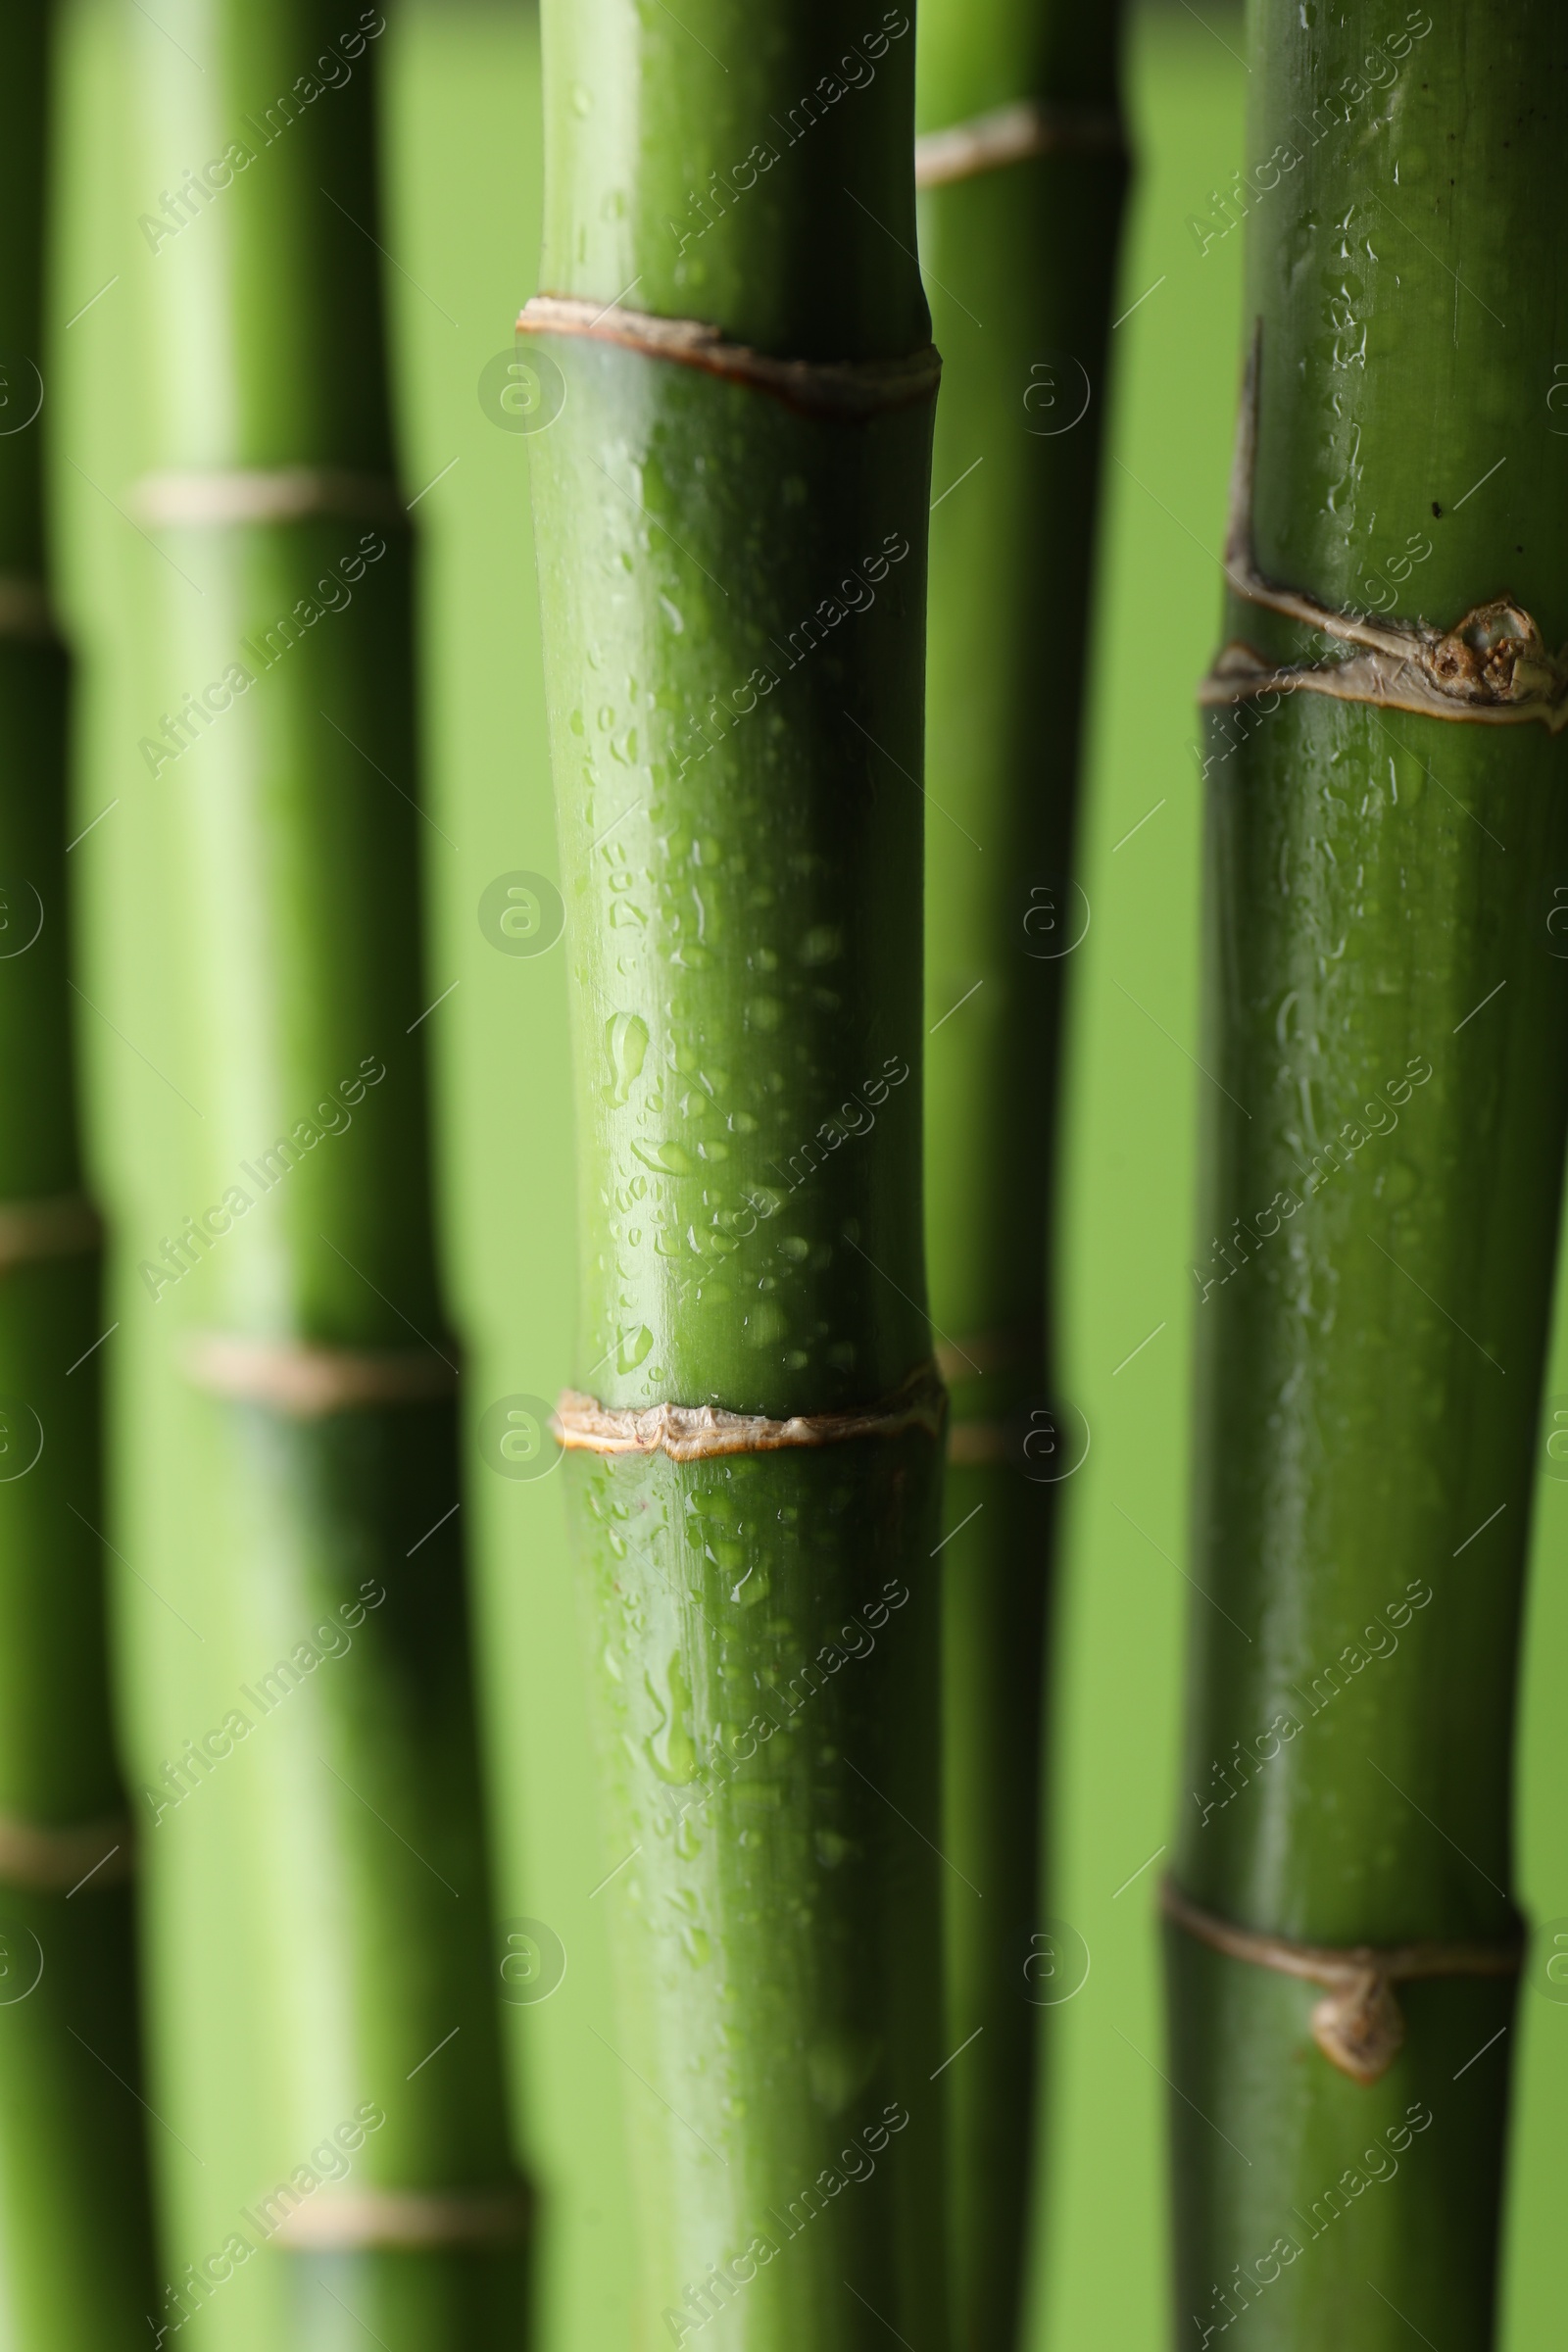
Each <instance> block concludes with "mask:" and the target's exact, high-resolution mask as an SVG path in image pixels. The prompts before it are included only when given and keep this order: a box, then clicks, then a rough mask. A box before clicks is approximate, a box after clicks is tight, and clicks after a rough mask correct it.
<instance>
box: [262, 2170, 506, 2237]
mask: <svg viewBox="0 0 1568 2352" xmlns="http://www.w3.org/2000/svg"><path fill="white" fill-rule="evenodd" d="M531 2221H532V2199H531V2197H530V2195H529V2192H528V2190H527V2189H526V2188H525V2187H523V2186H521V2185H520V2184H519V2185H517V2186H516V2187H512V2188H499V2189H398V2188H368V2189H353V2190H348V2191H346V2192H345V2193H344V2194H342V2195H340V2196H325V2197H313V2198H312V2200H311V2201H310V2203H309V2204H305V2203H300V2204H298V2205H296V2206H295V2207H294V2209H293V2211H292V2212H290V2213H287V2214H285V2215H284V2217H283V2219H282V2221H281V2222H280V2223H279V2224H278V2226H277V2228H276V2229H274V2230H272V2232H271V2241H272V2243H273V2244H274V2245H277V2246H283V2247H286V2248H290V2249H292V2250H294V2251H296V2252H306V2251H310V2252H326V2251H329V2250H337V2249H340V2248H341V2249H345V2250H346V2249H349V2248H356V2247H370V2246H395V2247H399V2248H402V2249H404V2250H409V2249H418V2248H421V2247H423V2248H430V2249H436V2248H439V2247H443V2246H470V2247H476V2248H484V2247H491V2246H508V2245H515V2244H516V2243H517V2242H518V2240H519V2239H521V2238H524V2237H526V2236H527V2234H528V2231H529V2227H530V2224H531Z"/></svg>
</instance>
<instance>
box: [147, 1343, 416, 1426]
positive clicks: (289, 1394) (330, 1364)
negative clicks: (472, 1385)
mask: <svg viewBox="0 0 1568 2352" xmlns="http://www.w3.org/2000/svg"><path fill="white" fill-rule="evenodd" d="M180 1369H181V1370H182V1371H183V1373H184V1375H185V1377H186V1379H187V1380H189V1381H191V1382H193V1383H194V1384H195V1386H196V1387H197V1388H201V1389H207V1390H209V1391H211V1393H212V1394H213V1395H214V1396H215V1397H231V1398H232V1399H233V1400H234V1401H235V1402H237V1403H241V1404H263V1405H270V1407H271V1408H272V1409H273V1411H275V1412H279V1413H286V1414H288V1415H289V1416H290V1417H291V1418H292V1419H294V1420H296V1421H319V1420H322V1419H324V1418H325V1416H326V1415H327V1414H329V1413H347V1412H355V1411H362V1410H364V1409H365V1408H366V1407H368V1406H375V1405H385V1404H424V1403H428V1402H429V1401H430V1400H431V1399H433V1398H435V1397H450V1396H451V1395H452V1393H453V1392H454V1390H455V1389H456V1387H457V1385H458V1368H457V1366H456V1365H455V1364H452V1363H449V1362H448V1360H447V1358H446V1357H445V1356H444V1355H437V1354H435V1353H434V1352H433V1351H431V1350H428V1349H425V1348H320V1347H314V1346H312V1345H310V1344H309V1343H308V1342H306V1341H300V1340H250V1339H243V1338H241V1337H239V1336H238V1335H237V1334H235V1333H232V1332H217V1331H213V1332H196V1333H193V1334H192V1335H191V1337H190V1338H189V1339H188V1340H187V1341H186V1343H185V1347H184V1348H183V1350H182V1355H181V1364H180Z"/></svg>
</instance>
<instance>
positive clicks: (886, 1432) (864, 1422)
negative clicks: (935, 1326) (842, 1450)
mask: <svg viewBox="0 0 1568 2352" xmlns="http://www.w3.org/2000/svg"><path fill="white" fill-rule="evenodd" d="M947 1402H948V1396H947V1391H946V1390H945V1389H944V1387H943V1386H942V1383H941V1381H940V1379H939V1378H938V1377H937V1371H936V1367H935V1365H934V1364H919V1365H917V1366H916V1368H915V1369H914V1371H912V1372H911V1373H910V1374H909V1376H908V1378H907V1380H906V1381H904V1382H903V1383H902V1384H901V1385H900V1386H899V1387H898V1388H897V1389H896V1390H895V1391H894V1392H893V1395H892V1396H891V1397H883V1398H881V1399H880V1401H879V1402H877V1403H875V1404H862V1405H851V1406H849V1407H847V1408H846V1409H845V1410H844V1411H842V1412H837V1413H794V1414H792V1415H791V1416H790V1417H789V1419H788V1420H784V1421H771V1420H769V1419H768V1418H767V1416H766V1415H765V1414H763V1413H731V1412H726V1411H725V1410H724V1408H723V1407H722V1406H721V1405H712V1404H650V1405H646V1406H644V1407H642V1408H641V1409H640V1410H639V1409H637V1408H635V1407H624V1408H621V1407H616V1406H613V1405H604V1404H601V1403H600V1402H599V1400H598V1398H597V1397H585V1396H584V1395H583V1394H582V1392H581V1391H580V1390H578V1389H564V1390H563V1391H562V1394H561V1399H560V1402H559V1403H558V1404H557V1406H556V1410H555V1413H554V1415H553V1417H552V1419H551V1424H550V1426H551V1430H552V1433H553V1434H554V1437H555V1440H556V1443H557V1445H558V1446H561V1448H562V1449H563V1451H564V1452H566V1453H643V1454H649V1453H667V1454H668V1456H669V1458H670V1460H671V1461H672V1462H699V1461H706V1460H709V1459H711V1457H712V1456H714V1455H716V1454H724V1453H775V1452H778V1451H780V1450H781V1449H783V1448H784V1447H787V1446H841V1445H843V1444H845V1443H846V1441H847V1440H849V1439H851V1438H896V1437H899V1436H901V1435H902V1434H903V1432H904V1431H905V1430H907V1429H922V1430H924V1431H925V1432H926V1433H927V1435H928V1436H930V1437H933V1438H934V1437H937V1436H939V1435H940V1434H941V1430H942V1423H943V1418H944V1416H945V1414H946V1411H947Z"/></svg>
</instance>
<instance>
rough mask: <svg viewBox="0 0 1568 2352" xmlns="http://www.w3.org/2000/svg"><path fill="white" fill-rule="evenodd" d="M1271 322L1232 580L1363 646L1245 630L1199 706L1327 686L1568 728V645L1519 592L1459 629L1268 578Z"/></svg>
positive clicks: (1244, 411)
mask: <svg viewBox="0 0 1568 2352" xmlns="http://www.w3.org/2000/svg"><path fill="white" fill-rule="evenodd" d="M1262 352H1263V324H1262V320H1261V319H1259V321H1258V323H1257V327H1256V330H1255V332H1254V334H1253V337H1252V347H1251V350H1250V353H1249V355H1248V362H1247V372H1246V375H1245V377H1244V380H1243V385H1242V400H1241V409H1240V412H1239V415H1238V418H1237V426H1236V457H1235V462H1234V464H1233V466H1232V468H1231V497H1230V521H1229V524H1228V527H1227V530H1226V535H1225V578H1226V581H1227V582H1228V584H1229V587H1230V591H1231V594H1232V595H1233V596H1234V597H1236V598H1238V599H1239V600H1240V602H1242V603H1243V604H1249V605H1257V606H1259V607H1261V608H1262V609H1263V610H1264V611H1266V612H1270V613H1282V614H1283V615H1284V616H1285V617H1286V619H1288V620H1298V621H1300V622H1302V623H1303V624H1304V625H1305V626H1306V627H1307V628H1309V629H1315V630H1317V631H1318V633H1319V634H1320V635H1322V636H1325V637H1330V638H1333V639H1335V640H1336V641H1337V642H1338V643H1340V644H1344V645H1354V646H1359V647H1360V648H1361V649H1362V650H1361V651H1360V652H1359V653H1355V654H1349V655H1345V656H1340V657H1335V658H1331V659H1328V660H1325V661H1322V662H1283V663H1276V662H1269V661H1267V660H1266V659H1265V657H1264V656H1263V655H1262V654H1260V653H1258V652H1257V651H1256V649H1255V648H1254V647H1252V646H1250V645H1248V644H1246V643H1245V642H1244V641H1243V640H1241V639H1233V640H1232V641H1231V643H1230V644H1229V645H1227V646H1225V647H1223V648H1222V650H1221V652H1220V654H1219V655H1218V657H1217V659H1216V661H1215V662H1214V665H1213V667H1212V669H1210V671H1209V673H1208V675H1207V677H1205V678H1204V679H1203V680H1202V682H1201V685H1200V687H1199V689H1198V699H1199V702H1200V704H1201V705H1202V706H1203V707H1205V708H1206V709H1209V710H1215V709H1223V708H1226V707H1229V706H1231V705H1234V704H1236V703H1240V702H1246V701H1250V700H1252V699H1254V698H1255V697H1256V696H1258V695H1261V694H1302V693H1305V694H1326V695H1331V696H1332V697H1334V699H1335V700H1337V701H1339V702H1344V703H1370V704H1373V705H1376V706H1377V707H1379V708H1381V709H1383V710H1386V711H1413V712H1414V713H1416V714H1417V715H1418V716H1419V717H1423V718H1446V719H1457V720H1461V721H1464V722H1467V723H1468V724H1470V725H1472V726H1491V727H1509V726H1522V725H1525V724H1527V723H1528V722H1529V721H1531V720H1533V719H1539V720H1540V721H1541V723H1542V724H1543V725H1544V726H1545V727H1547V728H1548V729H1549V730H1550V732H1551V733H1552V734H1553V735H1555V734H1558V733H1559V732H1560V731H1561V729H1562V728H1563V727H1564V726H1568V647H1565V648H1564V649H1563V652H1562V653H1561V654H1557V655H1553V654H1550V653H1548V652H1547V650H1546V647H1545V644H1544V640H1543V638H1542V635H1541V631H1540V629H1539V628H1538V627H1537V625H1536V623H1535V621H1534V620H1533V619H1532V618H1531V615H1530V614H1529V613H1527V612H1525V610H1524V609H1523V607H1522V606H1520V605H1516V604H1514V603H1513V601H1512V600H1511V598H1507V597H1496V598H1494V599H1493V600H1492V601H1491V602H1490V603H1487V604H1482V605H1475V606H1472V608H1471V610H1470V611H1469V612H1468V613H1465V614H1464V615H1463V617H1462V618H1461V619H1459V620H1457V621H1455V623H1454V625H1453V627H1452V628H1451V629H1439V628H1436V627H1434V626H1433V624H1432V623H1431V622H1430V621H1426V620H1382V619H1376V618H1373V617H1372V616H1371V615H1369V614H1367V613H1336V612H1334V611H1332V610H1331V609H1330V608H1329V607H1328V606H1327V605H1320V604H1319V603H1318V602H1317V600H1316V599H1315V598H1314V597H1310V596H1306V595H1303V594H1302V593H1301V592H1300V591H1299V590H1298V589H1295V588H1282V587H1280V586H1279V585H1278V584H1277V583H1276V582H1274V581H1272V580H1269V579H1267V578H1265V577H1264V575H1263V573H1262V572H1261V571H1259V569H1258V567H1257V561H1256V557H1255V555H1254V553H1253V547H1252V495H1253V488H1254V484H1255V481H1256V474H1257V406H1258V383H1259V376H1260V373H1261V368H1262Z"/></svg>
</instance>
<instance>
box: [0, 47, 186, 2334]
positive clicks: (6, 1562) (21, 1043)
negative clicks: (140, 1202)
mask: <svg viewBox="0 0 1568 2352" xmlns="http://www.w3.org/2000/svg"><path fill="white" fill-rule="evenodd" d="M51 30H52V12H51V11H50V10H49V9H47V8H43V7H36V6H35V7H28V8H23V7H20V6H16V7H12V8H9V9H8V10H7V11H6V14H5V18H4V25H3V33H0V55H3V58H4V63H5V72H6V85H7V89H8V91H9V93H10V98H11V105H12V123H11V128H10V131H9V133H8V136H7V139H6V143H5V149H4V155H3V157H0V185H3V188H4V195H5V215H6V239H5V247H4V254H3V257H0V351H3V352H4V354H5V359H4V364H3V373H4V384H3V392H4V406H3V409H0V424H3V431H0V875H3V876H4V880H3V881H0V1087H3V1090H4V1097H5V1103H6V1110H5V1114H4V1117H3V1118H0V2247H3V2255H0V2335H4V2336H5V2337H6V2338H7V2339H8V2340H11V2341H15V2342H17V2343H37V2344H45V2343H46V2344H49V2345H51V2346H57V2347H59V2352H95V2348H96V2347H99V2346H102V2345H105V2344H109V2343H116V2344H119V2343H124V2344H130V2343H133V2342H135V2341H137V2340H139V2338H140V2335H141V2331H142V2327H143V2316H144V2314H145V2313H146V2312H147V2311H148V2310H149V2309H150V2308H151V2306H152V2302H153V2286H152V2217H151V2213H150V2210H149V2204H148V2190H147V2160H146V2150H145V2146H144V2142H143V2130H142V2120H143V2119H142V2109H141V2108H140V2107H139V2106H138V2104H137V2096H138V2094H137V2091H136V2089H135V2087H134V2086H135V2085H136V2084H138V2083H139V2082H140V2080H141V2061H140V2054H139V2050H138V2034H137V2018H136V1974H137V1972H136V1957H135V1948H134V1924H133V1912H132V1894H131V1880H132V1871H133V1867H134V1850H133V1849H134V1840H133V1838H132V1833H131V1829H130V1826H129V1823H128V1822H127V1820H126V1818H125V1812H126V1807H125V1796H124V1791H123V1786H122V1783H121V1777H120V1772H119V1768H118V1765H117V1761H116V1755H115V1747H114V1740H113V1737H112V1726H111V1718H110V1699H109V1688H108V1674H107V1660H106V1654H105V1594H104V1584H103V1566H104V1561H103V1553H102V1550H101V1546H100V1543H99V1535H98V1531H99V1528H100V1527H101V1525H102V1509H103V1505H102V1501H101V1497H100V1491H99V1458H98V1450H99V1396H98V1381H99V1374H100V1371H101V1358H98V1357H95V1356H94V1355H93V1353H92V1350H93V1348H94V1346H95V1343H97V1342H99V1341H100V1340H101V1339H102V1337H103V1332H104V1321H105V1318H104V1315H103V1303H102V1298H101V1284H100V1266H99V1250H98V1239H97V1228H96V1219H95V1218H94V1216H93V1213H92V1211H91V1209H90V1207H89V1206H88V1204H87V1202H86V1201H85V1200H84V1199H83V1198H82V1193H81V1183H82V1177H81V1165H80V1159H79V1155H78V1148H77V1128H76V1103H75V1066H74V1052H73V1024H72V1018H71V1005H72V999H71V994H70V983H69V974H70V968H71V967H70V940H71V920H70V910H69V907H68V906H67V901H66V840H67V829H66V828H67V774H66V763H67V706H68V697H69V690H70V671H69V667H68V663H67V659H66V655H65V651H64V649H63V647H62V646H61V644H60V643H59V642H58V640H57V638H56V636H55V630H54V622H53V619H52V615H51V612H50V605H49V597H48V591H47V585H46V582H47V573H48V564H47V557H46V549H45V532H44V527H43V514H42V493H43V478H42V466H41V448H42V435H43V430H44V423H43V418H42V415H41V403H42V398H43V390H44V382H43V372H42V370H43V369H44V368H47V367H48V356H47V355H46V353H45V350H44V348H43V303H42V281H43V263H44V221H45V189H46V180H47V177H48V171H49V147H50V136H49V129H50V117H51V105H50V86H49V85H50V41H51ZM117 2076H118V2077H119V2080H118V2081H117V2080H116V2078H117ZM84 2242H86V2243H90V2244H91V2246H92V2249H93V2259H92V2260H91V2261H90V2262H84V2261H83V2260H82V2259H81V2248H82V2245H83V2243H84Z"/></svg>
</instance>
